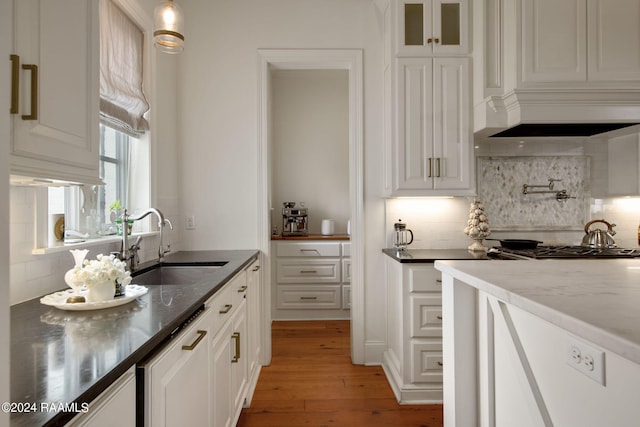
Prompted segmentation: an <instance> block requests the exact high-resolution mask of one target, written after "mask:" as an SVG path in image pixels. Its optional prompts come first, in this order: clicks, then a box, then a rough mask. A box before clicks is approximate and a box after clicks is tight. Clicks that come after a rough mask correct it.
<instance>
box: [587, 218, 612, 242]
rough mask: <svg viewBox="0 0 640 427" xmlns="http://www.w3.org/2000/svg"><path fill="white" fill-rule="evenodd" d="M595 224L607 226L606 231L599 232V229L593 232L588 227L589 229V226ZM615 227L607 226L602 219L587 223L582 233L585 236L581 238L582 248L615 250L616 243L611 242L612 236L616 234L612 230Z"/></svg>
mask: <svg viewBox="0 0 640 427" xmlns="http://www.w3.org/2000/svg"><path fill="white" fill-rule="evenodd" d="M596 222H601V223H603V224H605V225H606V226H607V229H606V230H601V229H599V228H596V229H594V230H590V229H589V227H591V225H592V224H594V223H596ZM615 226H616V225H615V224H609V223H608V222H607V221H605V220H604V219H594V220H593V221H589V222H588V223H587V224H586V225H585V226H584V232H585V233H586V234H585V236H584V237H583V238H582V246H585V247H588V248H598V249H604V248H615V247H616V242H615V240H613V236H614V235H615V234H616V232H615V231H614V230H613V227H615Z"/></svg>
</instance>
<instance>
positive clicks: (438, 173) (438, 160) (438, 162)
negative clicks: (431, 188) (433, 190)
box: [436, 157, 440, 178]
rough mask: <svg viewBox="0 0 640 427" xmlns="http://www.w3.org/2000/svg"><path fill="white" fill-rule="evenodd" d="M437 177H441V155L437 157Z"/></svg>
mask: <svg viewBox="0 0 640 427" xmlns="http://www.w3.org/2000/svg"><path fill="white" fill-rule="evenodd" d="M436 177H437V178H440V157H436Z"/></svg>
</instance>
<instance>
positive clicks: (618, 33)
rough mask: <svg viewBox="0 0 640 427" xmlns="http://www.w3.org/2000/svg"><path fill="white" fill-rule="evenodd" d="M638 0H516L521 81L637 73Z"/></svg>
mask: <svg viewBox="0 0 640 427" xmlns="http://www.w3.org/2000/svg"><path fill="white" fill-rule="evenodd" d="M639 20H640V2H639V1H638V0H606V1H605V0H562V1H558V0H522V39H523V66H524V69H523V81H524V82H525V83H527V82H565V81H574V82H585V81H607V80H608V81H620V80H638V79H640V27H639V26H638V22H639Z"/></svg>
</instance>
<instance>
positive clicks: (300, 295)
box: [272, 240, 351, 320]
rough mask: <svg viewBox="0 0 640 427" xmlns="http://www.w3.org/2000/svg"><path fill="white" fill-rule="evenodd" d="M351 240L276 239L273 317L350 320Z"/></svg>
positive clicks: (277, 318)
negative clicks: (349, 255)
mask: <svg viewBox="0 0 640 427" xmlns="http://www.w3.org/2000/svg"><path fill="white" fill-rule="evenodd" d="M349 245H350V243H348V242H340V241H337V240H336V241H315V240H306V241H275V242H273V246H274V247H273V253H274V257H273V260H274V261H273V263H274V265H273V269H272V271H273V272H274V273H273V277H272V283H273V287H272V292H273V294H272V318H273V319H274V320H299V319H305V320H309V319H348V318H349V310H348V309H349V303H350V302H349V300H350V288H351V287H350V284H349V282H350V271H351V264H350V258H349V257H348V255H345V251H346V252H347V254H348V253H349Z"/></svg>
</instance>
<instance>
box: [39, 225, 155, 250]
mask: <svg viewBox="0 0 640 427" xmlns="http://www.w3.org/2000/svg"><path fill="white" fill-rule="evenodd" d="M158 234H160V232H159V231H145V232H142V233H133V234H132V235H131V236H129V238H130V239H135V238H136V237H138V236H142V237H147V236H155V235H158ZM121 240H122V236H107V237H99V238H96V239H88V240H85V241H84V242H78V243H59V244H57V245H55V246H49V247H46V248H35V249H33V250H32V251H31V254H32V255H48V254H53V253H58V252H64V251H68V250H71V249H83V248H89V247H91V246H98V245H104V244H107V243H115V242H120V241H121ZM134 241H135V240H134Z"/></svg>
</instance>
